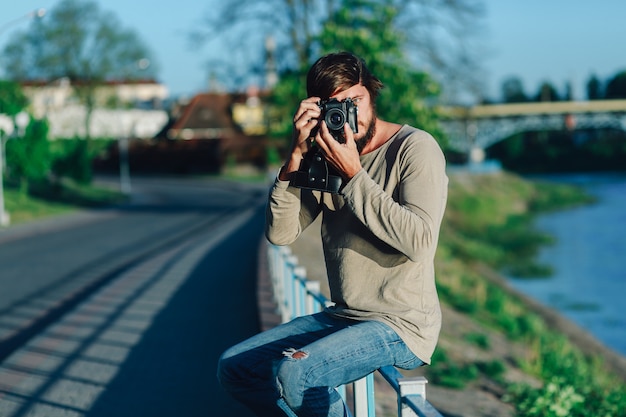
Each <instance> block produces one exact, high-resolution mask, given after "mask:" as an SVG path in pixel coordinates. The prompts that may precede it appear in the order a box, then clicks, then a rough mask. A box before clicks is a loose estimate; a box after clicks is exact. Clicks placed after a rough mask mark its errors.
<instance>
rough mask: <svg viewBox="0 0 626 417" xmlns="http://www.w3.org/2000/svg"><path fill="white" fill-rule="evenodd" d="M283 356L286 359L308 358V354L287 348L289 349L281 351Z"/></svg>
mask: <svg viewBox="0 0 626 417" xmlns="http://www.w3.org/2000/svg"><path fill="white" fill-rule="evenodd" d="M283 356H284V357H286V358H292V359H304V358H306V357H307V356H309V354H308V353H306V352H303V351H301V350H296V349H294V348H289V349H285V350H284V351H283Z"/></svg>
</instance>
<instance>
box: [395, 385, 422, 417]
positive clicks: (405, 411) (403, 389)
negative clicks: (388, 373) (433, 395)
mask: <svg viewBox="0 0 626 417" xmlns="http://www.w3.org/2000/svg"><path fill="white" fill-rule="evenodd" d="M427 383H428V381H427V380H426V378H424V377H423V376H416V377H413V378H398V385H399V386H400V392H399V395H398V416H400V417H415V416H417V414H416V413H415V412H414V411H413V410H411V408H410V407H409V406H408V405H406V404H405V402H404V401H403V398H404V397H407V396H409V395H419V396H421V397H422V398H423V399H426V384H427Z"/></svg>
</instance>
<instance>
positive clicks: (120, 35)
mask: <svg viewBox="0 0 626 417" xmlns="http://www.w3.org/2000/svg"><path fill="white" fill-rule="evenodd" d="M3 58H4V59H3V61H4V62H5V65H6V68H5V73H6V74H7V76H8V77H9V78H10V79H12V80H14V81H18V82H19V81H27V80H38V81H41V80H43V81H45V82H51V81H54V80H56V79H60V78H68V79H69V80H70V82H71V85H72V87H73V89H74V93H75V95H76V97H77V98H78V99H79V100H80V102H81V103H82V104H83V105H84V106H85V107H86V109H87V116H86V117H85V126H86V132H87V136H88V137H89V129H88V127H89V123H90V119H91V113H92V111H93V108H94V106H95V90H96V87H97V86H99V85H101V84H102V83H103V82H105V81H107V80H113V79H126V80H128V79H136V78H139V77H142V76H143V77H145V76H147V75H149V74H150V72H151V71H154V70H155V69H154V66H151V67H150V68H149V69H148V71H149V72H148V73H145V72H143V73H142V70H145V69H146V68H145V67H144V68H142V67H141V65H138V64H141V63H145V62H147V61H146V60H150V53H149V51H148V49H147V47H146V46H145V45H144V44H143V42H142V41H141V39H140V38H139V36H138V35H137V34H136V33H135V32H134V31H133V30H130V29H125V28H123V27H122V26H121V24H120V22H119V20H118V19H117V18H116V16H115V15H114V14H112V13H110V12H104V11H101V10H100V8H99V6H98V3H97V2H96V1H93V0H62V1H61V2H60V3H58V4H57V6H56V7H55V8H54V9H52V10H51V11H50V13H49V14H48V15H47V16H46V17H45V18H43V19H35V20H33V22H32V23H31V26H30V27H29V29H27V30H25V31H21V32H16V34H15V35H14V36H13V37H12V38H11V39H10V40H9V42H8V44H7V45H6V47H5V49H4V51H3Z"/></svg>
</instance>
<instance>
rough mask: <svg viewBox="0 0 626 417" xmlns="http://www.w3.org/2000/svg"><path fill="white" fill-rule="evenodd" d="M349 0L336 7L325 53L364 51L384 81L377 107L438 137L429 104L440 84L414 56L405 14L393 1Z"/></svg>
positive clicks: (322, 40) (324, 38) (323, 40)
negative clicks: (402, 26)
mask: <svg viewBox="0 0 626 417" xmlns="http://www.w3.org/2000/svg"><path fill="white" fill-rule="evenodd" d="M386 3H387V4H385V2H380V1H373V0H346V1H345V2H344V6H343V7H342V8H340V9H338V10H337V11H336V12H335V13H333V14H332V15H331V17H330V19H328V21H327V22H326V24H325V25H324V27H323V29H322V32H321V34H320V36H319V44H320V49H321V53H328V52H333V51H337V50H348V51H352V52H354V53H355V54H357V55H358V56H360V57H362V58H363V59H364V60H365V61H366V62H367V65H368V67H369V68H370V70H371V71H372V72H373V73H374V74H376V75H377V76H378V77H379V78H380V79H381V80H382V81H383V82H384V83H385V88H384V89H383V90H382V91H381V94H380V97H378V102H377V105H378V107H377V110H378V112H379V115H380V116H381V117H382V118H383V119H388V120H393V121H395V122H398V123H408V124H411V125H417V126H419V127H421V128H423V129H425V130H428V131H429V132H431V133H433V134H434V135H435V136H436V137H438V138H443V133H442V132H441V131H440V130H439V127H438V125H437V124H436V113H435V110H434V107H433V106H431V105H427V101H428V100H434V99H436V98H437V97H438V95H439V93H440V91H441V90H440V86H439V84H438V83H436V82H435V81H434V80H433V78H432V77H431V76H430V75H429V74H427V73H426V72H424V71H420V70H416V69H415V67H414V65H413V64H412V63H411V61H410V60H409V58H408V54H407V52H406V51H407V48H406V41H407V37H406V36H405V34H404V33H403V32H400V31H399V30H397V29H395V28H396V27H397V24H396V23H397V20H398V18H399V17H400V16H399V13H398V10H397V9H396V8H395V7H393V5H392V2H386Z"/></svg>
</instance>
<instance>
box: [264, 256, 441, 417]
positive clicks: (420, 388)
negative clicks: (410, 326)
mask: <svg viewBox="0 0 626 417" xmlns="http://www.w3.org/2000/svg"><path fill="white" fill-rule="evenodd" d="M268 267H269V272H270V279H271V282H272V288H273V291H274V300H275V302H276V304H277V306H278V314H279V315H280V317H281V320H282V322H283V323H285V322H287V321H289V320H291V319H293V318H295V317H298V316H303V315H307V314H313V313H317V312H319V311H321V310H322V309H323V308H324V307H325V306H326V304H327V303H328V300H327V299H326V297H324V295H322V294H321V292H320V284H319V282H317V281H309V280H308V279H307V278H306V270H305V269H304V267H302V266H299V265H298V259H297V257H296V256H294V255H293V254H292V253H291V249H290V248H289V247H288V246H275V245H272V244H268ZM378 372H379V373H380V375H382V377H383V378H384V379H385V380H386V381H387V382H388V383H389V385H390V386H391V387H392V388H393V389H394V390H395V392H396V394H397V404H398V416H399V417H413V416H419V417H442V415H441V414H440V413H439V412H438V411H437V410H436V409H435V407H433V406H432V405H431V404H430V403H429V402H428V401H426V383H427V382H428V381H427V380H426V378H424V377H421V376H420V377H413V378H405V377H404V376H403V375H402V374H401V373H400V372H399V371H398V370H397V369H396V368H394V367H393V366H386V367H383V368H380V369H379V370H378ZM351 385H352V390H351V391H352V404H353V408H354V410H353V411H354V417H375V416H376V405H375V397H374V374H373V373H371V374H369V375H367V376H366V377H364V378H362V379H360V380H358V381H355V382H353V383H352V384H351ZM338 391H339V393H340V394H341V395H342V397H343V398H344V399H345V398H346V386H341V387H339V388H338Z"/></svg>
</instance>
